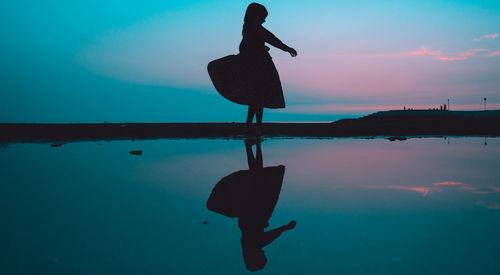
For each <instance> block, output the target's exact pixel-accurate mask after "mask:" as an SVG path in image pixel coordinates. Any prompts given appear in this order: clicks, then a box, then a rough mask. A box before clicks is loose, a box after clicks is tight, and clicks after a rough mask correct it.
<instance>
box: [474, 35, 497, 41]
mask: <svg viewBox="0 0 500 275" xmlns="http://www.w3.org/2000/svg"><path fill="white" fill-rule="evenodd" d="M496 38H498V33H493V34H486V35H483V36H481V37H478V38H474V41H481V40H483V39H490V40H493V39H496Z"/></svg>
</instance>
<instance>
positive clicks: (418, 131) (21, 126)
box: [0, 110, 500, 142]
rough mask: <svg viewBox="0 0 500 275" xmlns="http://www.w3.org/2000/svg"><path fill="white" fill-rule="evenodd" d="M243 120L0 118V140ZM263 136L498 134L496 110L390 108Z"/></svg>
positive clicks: (179, 128)
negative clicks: (48, 121) (32, 120)
mask: <svg viewBox="0 0 500 275" xmlns="http://www.w3.org/2000/svg"><path fill="white" fill-rule="evenodd" d="M249 131H251V129H249V128H248V127H247V125H245V123H101V124H98V123H95V124H91V123H76V124H29V123H1V124H0V141H2V142H30V141H70V140H108V139H155V138H239V137H243V136H245V135H246V134H247V133H249ZM262 136H267V137H318V138H328V137H392V138H393V139H397V138H395V137H407V136H500V110H490V111H442V110H394V111H382V112H376V113H373V114H370V115H367V116H364V117H361V118H356V119H341V120H338V121H335V122H330V123H263V125H262Z"/></svg>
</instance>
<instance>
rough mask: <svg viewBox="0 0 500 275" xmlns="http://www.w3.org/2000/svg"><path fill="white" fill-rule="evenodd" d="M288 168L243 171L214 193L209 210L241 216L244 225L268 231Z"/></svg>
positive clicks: (209, 201) (231, 215)
mask: <svg viewBox="0 0 500 275" xmlns="http://www.w3.org/2000/svg"><path fill="white" fill-rule="evenodd" d="M284 174H285V166H283V165H279V166H272V167H266V168H260V169H252V170H241V171H237V172H234V173H232V174H230V175H228V176H226V177H224V178H222V179H221V180H220V181H219V182H218V183H217V185H216V186H215V187H214V189H213V190H212V193H211V194H210V197H209V198H208V201H207V208H208V209H209V210H211V211H214V212H217V213H220V214H222V215H225V216H228V217H239V218H240V226H242V223H244V226H245V227H247V226H251V227H258V228H265V227H267V226H268V220H269V218H270V217H271V214H272V213H273V211H274V206H275V205H276V202H277V201H278V198H279V194H280V192H281V185H282V184H283V176H284Z"/></svg>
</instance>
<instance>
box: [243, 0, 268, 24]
mask: <svg viewBox="0 0 500 275" xmlns="http://www.w3.org/2000/svg"><path fill="white" fill-rule="evenodd" d="M266 17H267V10H266V8H265V7H264V6H262V5H261V4H257V3H252V4H250V5H248V7H247V11H246V13H245V19H244V21H245V23H247V24H262V23H264V22H265V21H266Z"/></svg>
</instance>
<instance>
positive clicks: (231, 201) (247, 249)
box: [207, 139, 296, 271]
mask: <svg viewBox="0 0 500 275" xmlns="http://www.w3.org/2000/svg"><path fill="white" fill-rule="evenodd" d="M260 142H261V141H260V140H250V139H247V140H245V150H246V153H247V161H248V168H249V170H240V171H237V172H234V173H232V174H230V175H228V176H226V177H224V178H222V179H221V180H220V181H219V182H218V183H217V184H216V185H215V187H214V189H213V190H212V193H211V194H210V197H209V198H208V201H207V208H208V209H209V210H210V211H214V212H216V213H219V214H222V215H224V216H227V217H231V218H236V217H237V218H238V226H239V228H240V230H241V248H242V253H243V260H244V262H245V266H246V267H247V269H248V270H250V271H256V270H260V269H262V268H264V266H265V265H266V263H267V258H266V256H265V254H264V250H263V248H264V247H265V246H267V245H269V244H270V243H272V242H273V241H274V240H276V239H277V238H278V237H279V236H280V235H281V234H282V233H283V232H285V231H287V230H290V229H293V228H295V226H296V222H295V221H294V220H292V221H290V222H289V223H288V224H285V225H282V226H279V227H277V228H274V229H271V230H267V231H265V228H267V227H268V226H269V219H270V218H271V215H272V214H273V211H274V207H275V206H276V203H277V202H278V199H279V196H280V193H281V186H282V185H283V177H284V175H285V166H283V165H278V166H270V167H263V160H262V150H261V147H260ZM253 145H256V156H255V157H254V155H253V151H252V146H253Z"/></svg>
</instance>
